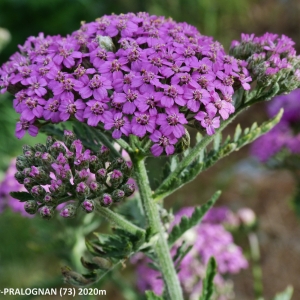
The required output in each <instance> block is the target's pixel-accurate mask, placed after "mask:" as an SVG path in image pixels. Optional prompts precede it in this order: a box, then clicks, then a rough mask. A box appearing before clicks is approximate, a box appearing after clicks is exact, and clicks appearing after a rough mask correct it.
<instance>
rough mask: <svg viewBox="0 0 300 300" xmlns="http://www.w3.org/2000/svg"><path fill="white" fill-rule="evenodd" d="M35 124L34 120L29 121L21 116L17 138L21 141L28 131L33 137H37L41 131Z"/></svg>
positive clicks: (17, 127)
mask: <svg viewBox="0 0 300 300" xmlns="http://www.w3.org/2000/svg"><path fill="white" fill-rule="evenodd" d="M33 124H34V119H32V120H30V121H28V120H26V119H24V118H23V117H22V116H21V118H20V121H19V122H17V124H16V137H17V138H18V139H21V138H22V137H23V136H24V135H25V133H26V131H28V133H29V134H30V135H31V136H36V135H37V134H38V131H39V129H38V128H37V127H36V126H35V125H33Z"/></svg>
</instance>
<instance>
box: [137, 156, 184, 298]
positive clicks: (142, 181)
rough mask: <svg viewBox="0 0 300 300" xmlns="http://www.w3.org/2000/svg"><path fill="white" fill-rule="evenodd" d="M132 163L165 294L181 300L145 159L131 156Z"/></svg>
mask: <svg viewBox="0 0 300 300" xmlns="http://www.w3.org/2000/svg"><path fill="white" fill-rule="evenodd" d="M132 162H133V166H134V170H135V174H136V177H135V178H136V181H137V184H138V187H139V193H140V196H141V201H142V204H143V208H144V213H145V216H146V220H147V223H148V226H149V229H150V230H149V233H150V234H151V235H153V234H156V235H157V239H156V241H155V242H154V243H153V250H154V252H155V255H156V257H157V262H158V265H159V266H160V271H161V273H162V276H163V279H164V282H165V285H166V290H167V293H168V295H169V298H170V299H172V300H173V299H174V300H175V299H176V300H183V295H182V289H181V286H180V282H179V279H178V276H177V273H176V270H175V267H174V263H173V260H172V257H171V254H170V250H169V246H168V242H167V239H166V235H165V231H164V229H163V226H162V223H161V220H160V218H159V211H158V207H157V204H156V203H155V202H154V200H153V198H152V191H151V188H150V182H149V179H148V175H147V170H146V167H145V158H144V157H139V156H138V155H137V156H133V159H132Z"/></svg>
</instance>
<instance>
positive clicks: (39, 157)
mask: <svg viewBox="0 0 300 300" xmlns="http://www.w3.org/2000/svg"><path fill="white" fill-rule="evenodd" d="M34 164H35V165H41V164H42V152H40V151H37V152H35V154H34Z"/></svg>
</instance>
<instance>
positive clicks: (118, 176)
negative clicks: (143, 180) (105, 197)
mask: <svg viewBox="0 0 300 300" xmlns="http://www.w3.org/2000/svg"><path fill="white" fill-rule="evenodd" d="M122 181H123V174H122V172H121V171H120V170H113V171H112V173H111V174H110V183H111V185H112V187H118V186H119V185H120V184H121V183H122Z"/></svg>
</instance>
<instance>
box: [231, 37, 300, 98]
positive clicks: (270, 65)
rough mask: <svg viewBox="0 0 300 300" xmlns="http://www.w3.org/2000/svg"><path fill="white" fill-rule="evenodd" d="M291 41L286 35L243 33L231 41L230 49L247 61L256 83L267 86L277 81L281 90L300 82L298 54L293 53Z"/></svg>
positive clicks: (237, 56) (295, 85)
mask: <svg viewBox="0 0 300 300" xmlns="http://www.w3.org/2000/svg"><path fill="white" fill-rule="evenodd" d="M294 45H295V43H294V42H293V41H292V40H291V39H290V38H289V37H287V36H285V35H282V36H279V35H278V34H273V33H265V34H264V35H262V36H260V37H257V36H255V35H254V34H242V35H241V41H240V42H239V41H233V42H232V43H231V48H230V53H231V54H232V55H233V56H234V57H236V58H239V59H245V60H246V61H247V62H248V66H247V69H248V70H249V71H250V73H251V76H252V78H253V80H255V79H256V80H257V82H258V84H260V85H262V86H268V85H270V84H272V83H275V82H280V85H281V93H282V92H290V91H292V90H294V89H296V88H297V87H299V86H300V70H299V69H300V56H297V55H296V50H295V48H294Z"/></svg>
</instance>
